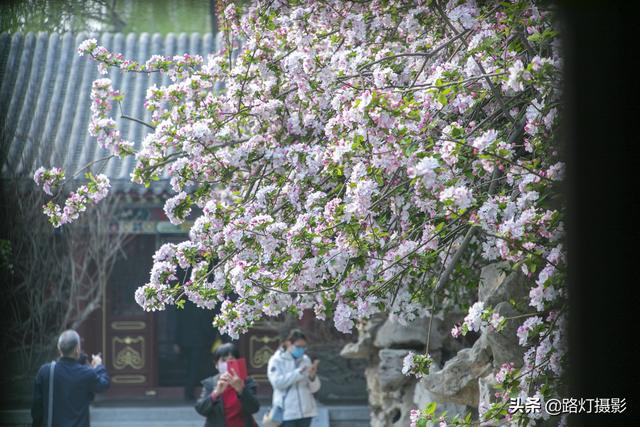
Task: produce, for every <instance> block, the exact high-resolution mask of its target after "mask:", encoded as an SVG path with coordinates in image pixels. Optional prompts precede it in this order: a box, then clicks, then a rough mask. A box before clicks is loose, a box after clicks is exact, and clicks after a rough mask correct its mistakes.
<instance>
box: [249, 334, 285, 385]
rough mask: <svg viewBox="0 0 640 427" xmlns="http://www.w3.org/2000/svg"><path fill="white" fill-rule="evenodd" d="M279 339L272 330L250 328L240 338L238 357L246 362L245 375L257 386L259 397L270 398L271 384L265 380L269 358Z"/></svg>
mask: <svg viewBox="0 0 640 427" xmlns="http://www.w3.org/2000/svg"><path fill="white" fill-rule="evenodd" d="M279 343H280V339H279V337H278V334H277V332H276V331H274V330H273V329H267V328H261V327H260V326H258V327H255V328H251V329H250V330H249V332H248V333H246V334H244V335H242V336H241V337H240V342H239V347H240V355H241V356H243V357H245V358H246V360H247V373H248V375H250V376H251V377H253V379H254V380H256V382H257V384H258V395H259V396H271V392H272V389H271V384H270V383H269V379H268V378H267V364H268V363H269V358H270V357H271V355H272V354H273V353H274V352H275V351H276V349H277V348H278V344H279Z"/></svg>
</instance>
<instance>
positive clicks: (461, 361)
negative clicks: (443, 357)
mask: <svg viewBox="0 0 640 427" xmlns="http://www.w3.org/2000/svg"><path fill="white" fill-rule="evenodd" d="M491 369H492V366H491V351H490V348H489V344H488V343H487V340H486V338H485V337H484V336H481V337H480V338H479V339H478V340H477V341H476V342H475V343H474V345H473V347H471V348H466V349H463V350H460V351H459V352H458V354H457V355H456V357H454V358H453V359H451V360H449V361H447V363H445V365H444V367H443V368H442V369H441V370H439V371H436V372H432V373H430V374H429V375H428V376H427V377H426V378H425V380H424V385H425V386H426V388H427V389H428V390H429V391H430V392H431V393H433V395H434V397H435V398H436V399H437V400H438V401H447V402H453V403H457V404H460V405H468V406H475V407H477V406H478V378H480V377H482V376H484V375H486V374H487V373H488V372H489V371H490V370H491Z"/></svg>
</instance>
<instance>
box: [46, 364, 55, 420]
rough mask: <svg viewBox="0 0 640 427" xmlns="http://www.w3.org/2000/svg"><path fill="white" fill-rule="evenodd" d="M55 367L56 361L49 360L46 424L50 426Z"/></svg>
mask: <svg viewBox="0 0 640 427" xmlns="http://www.w3.org/2000/svg"><path fill="white" fill-rule="evenodd" d="M55 367H56V361H55V360H52V361H51V367H50V368H49V408H48V411H47V416H48V420H47V426H48V427H51V426H52V425H53V370H54V369H55Z"/></svg>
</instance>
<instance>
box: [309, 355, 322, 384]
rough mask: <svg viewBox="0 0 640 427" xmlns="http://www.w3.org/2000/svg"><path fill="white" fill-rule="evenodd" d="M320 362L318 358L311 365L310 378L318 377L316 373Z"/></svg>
mask: <svg viewBox="0 0 640 427" xmlns="http://www.w3.org/2000/svg"><path fill="white" fill-rule="evenodd" d="M319 363H320V360H318V359H316V360H314V361H313V363H312V364H311V367H309V378H310V379H312V380H313V379H314V378H315V377H316V373H317V372H318V364H319Z"/></svg>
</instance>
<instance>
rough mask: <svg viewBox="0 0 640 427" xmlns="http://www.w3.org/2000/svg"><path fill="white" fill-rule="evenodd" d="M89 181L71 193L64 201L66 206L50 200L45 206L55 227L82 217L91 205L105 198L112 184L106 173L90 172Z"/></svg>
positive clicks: (46, 212) (46, 213) (44, 208)
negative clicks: (95, 173) (94, 173)
mask: <svg viewBox="0 0 640 427" xmlns="http://www.w3.org/2000/svg"><path fill="white" fill-rule="evenodd" d="M88 179H89V183H88V184H86V185H81V186H80V187H78V188H77V189H76V190H75V191H73V192H71V193H69V195H68V196H67V198H66V199H65V202H64V207H61V206H60V205H58V204H56V203H54V202H53V201H49V202H48V203H47V204H46V205H44V206H43V211H44V213H45V215H47V216H48V217H49V221H50V222H51V224H53V226H54V227H60V226H61V225H64V224H68V223H70V222H73V221H75V220H76V219H78V218H79V217H80V214H81V213H82V212H84V211H85V210H87V207H88V206H90V205H95V204H96V203H98V202H100V200H102V199H104V198H105V197H106V195H107V193H108V192H109V188H110V187H111V184H110V182H109V178H107V177H106V175H103V174H100V175H97V176H95V177H94V176H93V175H91V174H88Z"/></svg>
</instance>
